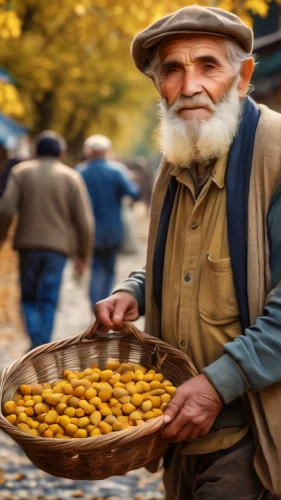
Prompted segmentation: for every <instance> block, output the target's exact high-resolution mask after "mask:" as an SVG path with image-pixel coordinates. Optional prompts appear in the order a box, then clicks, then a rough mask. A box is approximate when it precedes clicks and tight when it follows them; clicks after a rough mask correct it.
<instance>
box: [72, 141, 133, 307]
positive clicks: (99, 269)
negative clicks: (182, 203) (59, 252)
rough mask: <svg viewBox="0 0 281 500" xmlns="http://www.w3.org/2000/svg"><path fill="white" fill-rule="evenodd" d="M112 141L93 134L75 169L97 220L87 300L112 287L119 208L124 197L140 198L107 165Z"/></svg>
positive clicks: (120, 234)
mask: <svg viewBox="0 0 281 500" xmlns="http://www.w3.org/2000/svg"><path fill="white" fill-rule="evenodd" d="M111 147H112V146H111V141H110V139H108V138H107V137H105V136H104V135H100V134H95V135H92V136H90V137H88V138H87V139H86V141H85V143H84V147H83V154H84V156H85V158H86V161H84V162H83V163H81V164H79V165H78V166H77V167H76V168H77V170H78V171H79V172H80V174H81V175H82V177H83V179H84V181H85V184H86V187H87V189H88V192H89V196H90V199H91V202H92V208H93V213H94V217H95V221H96V237H95V248H94V257H93V260H92V275H91V282H90V300H91V303H92V305H93V306H94V305H95V304H96V302H98V301H100V300H102V299H104V298H105V297H107V296H108V295H109V294H110V293H111V291H112V288H113V282H114V273H115V264H116V257H117V254H118V249H119V247H120V245H121V244H122V241H123V235H124V232H123V223H122V218H121V205H122V199H123V197H124V196H129V197H130V198H132V199H133V200H138V199H139V198H140V194H141V192H140V188H139V187H138V186H137V184H135V183H134V182H132V181H131V180H130V179H128V177H127V176H126V175H125V174H124V173H123V172H122V171H121V170H119V169H116V168H112V166H111V164H110V159H109V156H110V152H111Z"/></svg>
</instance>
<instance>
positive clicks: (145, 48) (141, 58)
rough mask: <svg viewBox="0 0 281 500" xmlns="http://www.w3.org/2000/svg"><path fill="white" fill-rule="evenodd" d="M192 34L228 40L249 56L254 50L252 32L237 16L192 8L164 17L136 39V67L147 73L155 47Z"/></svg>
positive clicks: (132, 49)
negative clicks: (174, 38)
mask: <svg viewBox="0 0 281 500" xmlns="http://www.w3.org/2000/svg"><path fill="white" fill-rule="evenodd" d="M192 33H201V34H206V35H219V36H226V37H229V38H231V39H232V40H235V41H236V42H237V43H238V44H239V45H240V46H241V47H242V48H243V49H244V50H245V51H246V52H248V53H251V52H252V50H253V32H252V30H251V29H250V28H248V26H246V24H244V23H243V21H241V19H240V18H239V17H238V16H236V15H235V14H232V13H231V12H228V11H226V10H223V9H218V8H215V7H201V6H199V5H190V6H189V7H184V8H183V9H179V10H177V11H176V12H173V13H172V14H169V15H167V16H164V17H162V18H161V19H159V20H158V21H156V22H155V23H153V24H151V25H150V26H148V28H146V29H145V30H143V31H141V32H140V33H139V34H138V35H137V36H136V37H135V38H134V40H133V43H132V48H131V54H132V57H133V59H134V62H135V65H136V66H137V68H138V69H139V70H140V71H142V72H145V70H146V68H147V66H148V65H149V63H150V61H151V59H152V58H153V56H154V53H155V48H156V46H157V45H158V44H159V43H160V42H161V41H162V40H163V39H164V38H167V37H172V36H173V35H175V36H176V37H178V36H179V35H188V34H192Z"/></svg>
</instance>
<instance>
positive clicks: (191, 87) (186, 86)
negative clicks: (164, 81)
mask: <svg viewBox="0 0 281 500" xmlns="http://www.w3.org/2000/svg"><path fill="white" fill-rule="evenodd" d="M202 90H203V88H202V85H201V84H200V82H199V81H198V76H197V75H196V74H195V72H194V71H193V68H187V69H186V71H185V73H184V75H183V80H182V86H181V94H182V95H184V96H186V97H192V96H193V95H194V94H199V93H200V92H202Z"/></svg>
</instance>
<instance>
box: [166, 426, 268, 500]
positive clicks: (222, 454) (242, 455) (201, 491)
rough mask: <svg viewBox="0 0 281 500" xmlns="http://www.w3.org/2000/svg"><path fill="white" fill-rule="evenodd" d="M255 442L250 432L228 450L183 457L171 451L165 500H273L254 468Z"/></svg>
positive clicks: (173, 450)
mask: <svg viewBox="0 0 281 500" xmlns="http://www.w3.org/2000/svg"><path fill="white" fill-rule="evenodd" d="M254 454H255V442H254V437H253V434H252V433H251V432H249V433H248V434H247V435H246V436H245V437H244V438H243V439H241V441H239V442H238V443H236V444H235V445H234V446H231V448H228V449H227V450H220V451H216V452H213V453H207V454H205V455H182V454H181V453H180V447H179V446H177V445H176V446H174V447H173V448H172V450H169V452H168V454H167V456H166V457H165V460H164V468H165V472H164V476H163V480H164V486H165V489H166V493H167V495H166V500H211V499H212V500H236V499H239V500H259V499H263V500H265V499H266V500H271V499H273V496H271V494H270V493H268V492H265V490H264V487H263V486H262V484H261V482H260V481H259V478H258V476H257V474H256V472H255V470H254V467H253V459H254Z"/></svg>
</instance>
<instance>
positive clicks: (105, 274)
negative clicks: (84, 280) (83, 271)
mask: <svg viewBox="0 0 281 500" xmlns="http://www.w3.org/2000/svg"><path fill="white" fill-rule="evenodd" d="M117 254H118V248H113V249H111V248H109V249H106V250H100V249H98V250H95V253H94V258H93V262H92V275H91V282H90V300H91V304H92V306H94V305H95V304H96V303H97V302H99V301H100V300H102V299H105V298H106V297H108V296H109V295H110V294H111V292H112V289H113V283H114V274H115V263H116V257H117Z"/></svg>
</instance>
